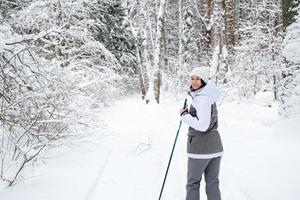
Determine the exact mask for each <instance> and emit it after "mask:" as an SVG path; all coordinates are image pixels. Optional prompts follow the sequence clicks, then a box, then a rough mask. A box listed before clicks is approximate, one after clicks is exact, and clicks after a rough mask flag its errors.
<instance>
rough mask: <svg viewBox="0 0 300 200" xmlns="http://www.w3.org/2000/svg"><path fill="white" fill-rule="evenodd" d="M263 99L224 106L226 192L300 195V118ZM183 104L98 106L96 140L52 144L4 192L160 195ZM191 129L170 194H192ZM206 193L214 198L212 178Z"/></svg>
mask: <svg viewBox="0 0 300 200" xmlns="http://www.w3.org/2000/svg"><path fill="white" fill-rule="evenodd" d="M263 96H264V95H263ZM257 101H259V100H255V101H250V100H249V101H247V102H244V103H239V102H234V101H231V102H226V101H225V102H223V103H222V104H221V105H220V107H219V121H220V122H219V124H220V127H219V130H220V133H221V136H222V139H223V145H224V156H223V158H222V163H221V172H220V188H221V192H222V198H223V200H248V199H249V200H253V199H255V200H274V199H285V200H297V199H299V198H300V191H299V186H298V181H299V180H300V173H299V170H298V169H299V168H298V167H297V166H299V164H300V154H299V153H297V152H299V150H300V145H299V144H300V136H299V132H298V130H297V129H298V123H299V118H285V119H283V118H280V117H279V116H278V115H277V112H278V105H277V104H276V103H273V104H271V106H270V107H269V106H265V105H262V104H260V103H257ZM182 104H183V100H182V101H176V100H175V99H173V98H171V97H168V98H166V97H162V98H161V104H160V105H157V104H155V103H154V102H150V103H149V104H147V105H146V104H145V103H144V102H143V101H142V100H140V97H139V96H132V97H126V98H122V99H119V100H118V101H117V102H116V103H115V104H114V105H113V106H111V107H108V108H105V109H104V110H103V111H102V112H95V113H94V115H93V120H94V122H96V121H98V123H99V126H98V127H97V126H93V127H86V128H85V129H83V130H81V131H85V132H86V133H89V134H91V135H93V136H94V137H92V138H91V139H90V141H87V142H84V143H78V144H76V145H75V146H73V148H67V147H61V148H57V149H56V150H52V152H51V157H48V159H47V160H46V164H42V163H40V165H39V166H38V168H36V170H34V171H33V172H28V171H27V172H26V173H27V174H31V176H30V177H29V178H27V179H26V180H23V181H22V182H20V183H18V184H17V185H15V186H14V187H10V188H5V189H2V190H0V199H1V200H16V199H22V200H41V199H42V200H54V199H55V200H66V199H72V200H96V199H98V200H99V199H107V200H108V199H124V200H125V199H126V200H141V199H143V200H153V199H158V196H159V192H160V187H161V184H162V181H163V177H164V173H165V170H166V167H167V163H168V159H169V155H170V152H171V148H172V145H173V142H174V138H175V135H176V132H177V129H178V126H179V119H180V118H179V114H178V113H179V110H180V108H181V107H182ZM187 128H188V127H187V126H186V125H184V124H183V126H182V127H181V131H180V134H179V138H178V141H177V145H176V149H175V152H174V156H173V160H172V163H171V167H170V170H169V174H168V178H167V181H166V185H165V189H164V192H163V196H162V199H163V200H171V199H172V200H179V199H181V200H182V199H184V198H185V178H186V161H187V158H186V153H185V140H186V133H187ZM92 133H93V134H92ZM47 155H48V154H47ZM32 174H33V175H32ZM201 196H202V197H203V198H202V197H201V199H204V200H205V199H206V198H205V192H204V183H202V185H201Z"/></svg>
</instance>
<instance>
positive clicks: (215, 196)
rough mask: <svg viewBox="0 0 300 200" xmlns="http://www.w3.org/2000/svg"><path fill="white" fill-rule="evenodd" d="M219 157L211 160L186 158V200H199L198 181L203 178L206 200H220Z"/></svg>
mask: <svg viewBox="0 0 300 200" xmlns="http://www.w3.org/2000/svg"><path fill="white" fill-rule="evenodd" d="M220 163H221V157H217V158H211V159H193V158H188V173H187V184H186V200H199V199H200V194H199V189H200V181H201V178H202V174H203V173H204V177H205V183H206V187H205V191H206V195H207V200H221V193H220V189H219V171H220Z"/></svg>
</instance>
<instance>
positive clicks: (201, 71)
mask: <svg viewBox="0 0 300 200" xmlns="http://www.w3.org/2000/svg"><path fill="white" fill-rule="evenodd" d="M190 76H198V77H200V78H201V79H202V80H203V81H204V82H205V83H207V81H208V79H209V68H208V67H196V68H194V69H193V70H192V71H191V73H190Z"/></svg>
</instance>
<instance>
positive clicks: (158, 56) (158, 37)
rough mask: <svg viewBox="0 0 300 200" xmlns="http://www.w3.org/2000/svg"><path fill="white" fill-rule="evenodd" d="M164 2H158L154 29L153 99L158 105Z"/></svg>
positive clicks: (163, 0)
mask: <svg viewBox="0 0 300 200" xmlns="http://www.w3.org/2000/svg"><path fill="white" fill-rule="evenodd" d="M165 7H166V1H165V0H160V5H159V11H158V16H157V28H156V48H155V52H154V84H153V86H154V87H153V89H154V98H155V100H156V102H157V103H159V98H160V87H161V68H162V63H163V59H162V47H163V43H162V42H163V41H162V40H163V28H164V15H165Z"/></svg>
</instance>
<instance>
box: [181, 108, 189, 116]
mask: <svg viewBox="0 0 300 200" xmlns="http://www.w3.org/2000/svg"><path fill="white" fill-rule="evenodd" d="M184 113H188V109H187V108H182V109H181V110H180V111H179V114H180V116H182V115H184Z"/></svg>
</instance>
